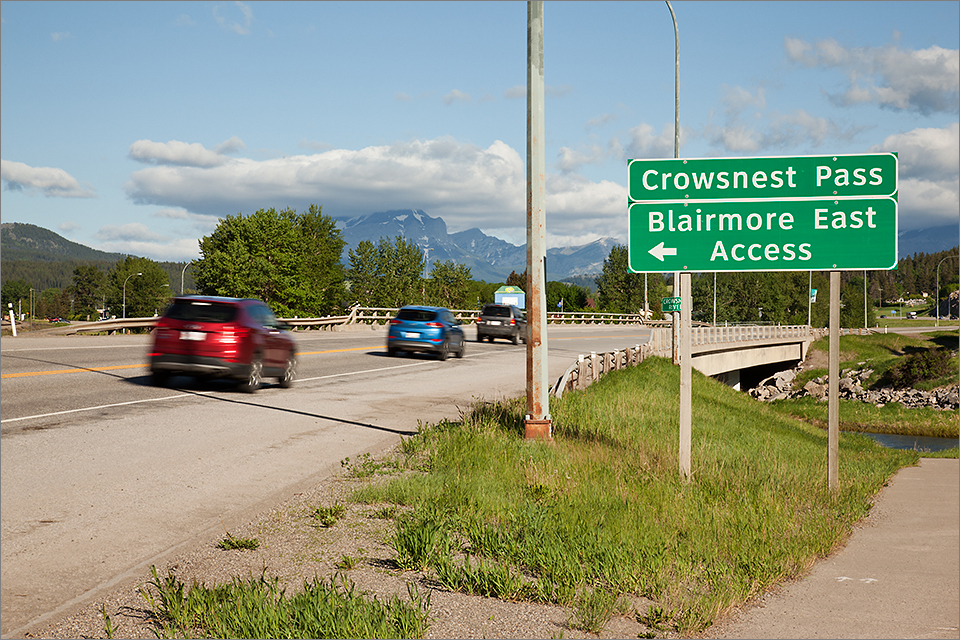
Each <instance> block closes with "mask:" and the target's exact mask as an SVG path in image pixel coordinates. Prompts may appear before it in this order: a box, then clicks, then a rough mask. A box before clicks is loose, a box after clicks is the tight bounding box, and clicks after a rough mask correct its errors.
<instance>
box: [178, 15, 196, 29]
mask: <svg viewBox="0 0 960 640" xmlns="http://www.w3.org/2000/svg"><path fill="white" fill-rule="evenodd" d="M174 24H175V25H177V26H178V27H192V26H195V25H196V24H197V23H196V22H194V21H193V18H191V17H190V16H188V15H187V14H185V13H181V14H180V15H178V16H177V19H176V20H175V21H174Z"/></svg>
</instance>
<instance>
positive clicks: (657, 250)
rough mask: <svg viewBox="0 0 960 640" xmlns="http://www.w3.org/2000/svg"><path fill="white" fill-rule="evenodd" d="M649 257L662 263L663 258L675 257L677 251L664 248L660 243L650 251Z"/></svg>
mask: <svg viewBox="0 0 960 640" xmlns="http://www.w3.org/2000/svg"><path fill="white" fill-rule="evenodd" d="M650 255H652V256H653V257H654V258H656V259H657V260H659V261H660V262H663V256H675V255H677V250H676V249H675V248H668V247H664V246H663V243H662V242H661V243H660V244H658V245H657V246H655V247H654V248H653V249H650Z"/></svg>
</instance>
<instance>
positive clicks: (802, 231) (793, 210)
mask: <svg viewBox="0 0 960 640" xmlns="http://www.w3.org/2000/svg"><path fill="white" fill-rule="evenodd" d="M628 238H629V239H628V254H629V266H630V270H631V271H633V272H636V273H644V272H651V273H652V272H660V273H663V272H668V271H830V270H858V271H859V270H864V269H893V268H894V267H896V264H897V201H896V200H895V199H894V198H857V199H839V198H838V199H829V200H826V199H823V200H753V201H751V200H746V201H735V202H724V201H708V202H697V203H695V202H675V203H670V202H635V203H632V204H631V205H630V209H629V236H628Z"/></svg>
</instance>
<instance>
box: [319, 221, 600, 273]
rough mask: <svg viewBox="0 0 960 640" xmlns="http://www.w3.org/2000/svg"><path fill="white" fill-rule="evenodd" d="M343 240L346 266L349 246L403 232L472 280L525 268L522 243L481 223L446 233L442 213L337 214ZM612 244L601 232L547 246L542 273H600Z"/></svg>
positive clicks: (415, 242)
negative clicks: (577, 242)
mask: <svg viewBox="0 0 960 640" xmlns="http://www.w3.org/2000/svg"><path fill="white" fill-rule="evenodd" d="M338 222H339V223H340V225H341V229H342V231H343V238H344V240H346V242H347V246H346V247H345V248H344V251H343V263H344V265H345V266H349V251H350V249H354V248H356V246H357V245H358V244H360V242H362V241H363V240H369V241H370V242H372V243H373V244H377V243H378V242H379V241H380V239H381V238H386V239H390V240H392V239H393V238H395V237H397V236H403V237H404V238H405V239H406V240H407V241H408V242H413V243H414V244H416V245H417V246H419V247H421V248H423V249H428V250H429V251H428V257H429V261H430V264H433V263H434V262H435V261H437V260H440V261H443V260H453V261H454V262H457V263H459V264H463V265H466V266H468V267H470V272H471V274H472V275H473V278H474V279H475V280H485V281H487V282H502V281H504V280H506V278H507V276H508V275H510V272H511V271H516V272H517V273H522V272H523V270H524V269H526V263H527V248H526V245H521V246H517V245H514V244H510V243H509V242H506V241H504V240H501V239H499V238H495V237H493V236H488V235H487V234H485V233H483V232H482V231H480V229H468V230H466V231H460V232H458V233H453V234H451V233H448V232H447V224H446V223H445V222H444V221H443V218H439V217H438V218H433V217H431V216H429V215H427V214H426V212H424V211H422V210H420V209H415V210H413V209H405V210H399V211H384V212H382V213H373V214H371V215H368V216H360V217H356V218H349V219H344V220H338ZM614 244H616V241H615V240H614V239H613V238H601V239H600V240H597V241H595V242H591V243H590V244H586V245H581V246H578V247H560V248H556V249H548V250H547V279H548V280H561V279H563V278H568V277H571V276H582V275H594V274H599V273H600V271H601V270H602V269H603V261H604V260H605V259H606V258H607V256H608V255H609V253H610V248H611V247H613V245H614Z"/></svg>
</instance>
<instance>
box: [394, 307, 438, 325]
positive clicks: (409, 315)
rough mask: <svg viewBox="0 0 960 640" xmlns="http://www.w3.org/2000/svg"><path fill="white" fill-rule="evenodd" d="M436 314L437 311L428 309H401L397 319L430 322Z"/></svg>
mask: <svg viewBox="0 0 960 640" xmlns="http://www.w3.org/2000/svg"><path fill="white" fill-rule="evenodd" d="M436 316H437V312H436V311H429V310H427V309H400V313H398V314H397V319H398V320H408V321H412V322H430V321H431V320H433V319H435V318H436Z"/></svg>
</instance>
